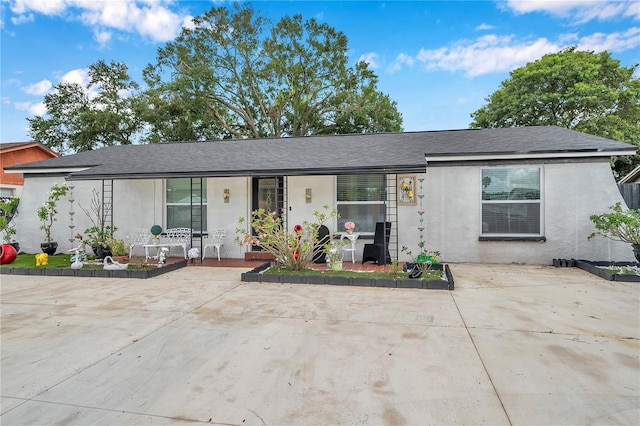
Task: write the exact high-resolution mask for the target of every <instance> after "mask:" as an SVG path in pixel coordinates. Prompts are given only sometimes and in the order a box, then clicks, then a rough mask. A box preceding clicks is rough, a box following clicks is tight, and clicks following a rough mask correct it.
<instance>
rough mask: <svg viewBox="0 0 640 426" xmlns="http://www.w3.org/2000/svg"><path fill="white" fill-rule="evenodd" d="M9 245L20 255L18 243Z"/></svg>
mask: <svg viewBox="0 0 640 426" xmlns="http://www.w3.org/2000/svg"><path fill="white" fill-rule="evenodd" d="M9 245H11V246H13V248H14V249H16V253H20V243H9Z"/></svg>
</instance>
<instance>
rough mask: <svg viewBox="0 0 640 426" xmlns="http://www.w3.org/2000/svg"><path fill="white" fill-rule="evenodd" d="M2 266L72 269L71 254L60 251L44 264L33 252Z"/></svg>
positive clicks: (92, 266) (98, 266)
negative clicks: (37, 264) (37, 260)
mask: <svg viewBox="0 0 640 426" xmlns="http://www.w3.org/2000/svg"><path fill="white" fill-rule="evenodd" d="M92 258H93V259H95V256H89V257H88V259H89V262H92V261H93V260H91V259H92ZM103 266H104V265H103V263H102V262H100V263H85V264H84V266H83V268H82V269H102V268H103ZM156 267H157V265H148V266H147V265H142V264H140V262H137V263H133V262H131V263H129V268H128V269H153V268H156ZM0 268H43V269H71V254H65V253H58V254H54V255H53V256H49V260H48V262H47V264H46V265H44V266H36V256H35V254H32V253H20V254H18V257H16V260H14V261H13V262H11V263H8V264H5V265H0Z"/></svg>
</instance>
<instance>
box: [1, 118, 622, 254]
mask: <svg viewBox="0 0 640 426" xmlns="http://www.w3.org/2000/svg"><path fill="white" fill-rule="evenodd" d="M634 153H635V147H634V146H633V145H629V144H624V143H621V142H617V141H613V140H609V139H605V138H602V137H598V136H592V135H588V134H584V133H580V132H576V131H572V130H567V129H564V128H560V127H553V126H549V127H546V126H541V127H519V128H501V129H468V130H451V131H424V132H403V133H377V134H350V135H326V136H309V137H296V138H277V139H248V140H232V141H231V140H225V141H207V142H180V143H165V144H151V145H125V146H114V147H108V148H103V149H98V150H95V151H87V152H81V153H78V154H74V155H69V156H62V157H58V158H53V159H49V160H45V161H39V162H35V163H29V164H23V165H15V166H10V167H6V168H5V169H6V170H5V171H7V172H11V173H24V177H25V186H24V191H23V194H22V199H21V203H20V216H19V217H18V221H17V231H18V232H17V236H16V240H18V241H19V243H20V244H21V246H22V248H23V251H26V252H39V251H40V249H39V248H40V243H41V242H42V240H43V232H42V231H40V230H39V222H38V221H37V218H36V213H35V212H36V209H37V207H38V206H40V205H41V204H42V203H43V202H44V201H45V200H46V198H47V191H48V189H49V188H50V187H51V185H52V184H54V183H63V182H67V183H68V184H70V185H72V186H73V194H72V196H70V197H67V198H73V199H74V201H73V202H67V201H66V200H65V201H64V202H62V201H61V203H60V205H59V216H58V222H57V223H56V224H55V225H54V229H53V234H54V237H55V239H56V240H57V241H58V242H59V244H60V248H59V252H60V251H63V250H67V249H68V248H70V247H71V245H72V241H73V234H75V233H76V232H80V233H82V230H83V229H85V228H86V227H88V226H90V223H89V221H88V218H87V217H86V215H84V214H83V213H82V210H81V209H80V208H79V207H84V208H88V207H89V203H90V199H91V193H92V190H93V189H96V190H97V191H98V192H99V193H100V194H102V195H101V196H102V198H103V200H104V201H105V203H107V204H108V205H110V206H112V211H111V215H110V217H109V218H108V220H110V221H112V223H113V225H114V226H116V227H117V228H118V231H117V232H116V236H117V237H119V238H124V239H127V237H129V236H130V235H132V233H133V232H134V231H135V229H136V228H140V227H142V228H147V229H148V228H150V227H151V226H152V225H155V224H158V225H160V226H162V227H163V228H164V229H167V228H174V227H189V228H191V229H193V230H194V235H193V241H192V243H193V245H194V246H196V247H197V246H198V244H199V242H198V236H199V235H201V233H207V232H209V231H211V230H212V229H224V230H226V232H227V240H226V244H225V248H226V249H227V252H228V254H227V256H229V257H237V258H241V257H243V256H245V254H246V252H247V251H251V250H253V249H252V248H251V247H249V246H239V245H237V244H235V243H234V242H233V239H234V236H235V230H236V228H238V218H239V217H245V218H247V217H249V215H250V213H251V211H252V210H254V209H256V208H257V207H265V208H267V209H270V210H275V211H277V212H278V214H280V215H281V216H282V218H283V223H284V224H285V226H286V228H287V229H289V230H292V229H293V227H294V226H295V225H296V224H300V223H302V222H303V221H305V220H312V219H313V215H312V212H313V211H314V210H321V209H322V206H324V205H328V206H330V207H331V208H336V209H337V210H338V212H339V213H340V215H341V218H340V219H336V220H334V221H333V223H329V224H328V227H329V229H330V231H331V232H335V231H344V223H345V222H346V221H351V222H355V224H356V230H355V231H356V232H358V233H359V238H358V239H357V241H356V253H357V254H356V258H358V256H359V255H361V254H362V250H363V244H365V243H367V242H371V241H370V240H371V239H372V238H373V234H374V230H375V224H376V223H377V222H382V221H388V222H391V224H392V230H391V236H390V242H389V249H390V252H391V256H392V257H393V258H398V260H400V261H407V260H411V259H410V258H409V257H408V255H407V254H406V253H404V252H402V247H403V246H406V247H408V248H409V249H411V250H412V251H413V252H414V253H416V252H418V251H419V249H418V243H419V242H420V235H421V234H422V235H423V238H424V241H425V248H426V249H429V250H437V251H439V252H440V259H441V260H442V261H448V262H494V263H512V262H515V263H529V264H551V263H552V260H553V259H554V258H566V259H570V258H576V259H589V260H615V261H631V260H633V252H632V249H631V247H630V246H629V245H627V244H624V243H618V242H613V241H609V240H605V239H602V238H596V239H592V240H588V239H587V236H588V235H589V234H590V233H591V232H592V231H593V230H594V228H593V224H592V223H591V221H590V220H589V216H590V215H591V214H594V213H602V212H605V211H606V210H607V209H608V207H609V206H611V205H613V204H615V203H616V202H622V197H621V195H620V192H619V191H618V188H617V186H616V182H615V180H614V177H613V173H612V171H611V168H610V165H609V164H610V158H611V156H614V155H615V156H620V155H632V154H634ZM74 213H75V214H74ZM420 219H422V221H421V220H420ZM70 226H73V227H74V228H75V229H74V228H70ZM242 226H243V227H244V228H247V226H248V225H247V224H246V223H245V224H243V225H242ZM421 227H423V229H422V230H420V228H421ZM67 241H69V242H68V243H66V242H67ZM62 242H64V243H65V244H67V246H65V245H64V244H62Z"/></svg>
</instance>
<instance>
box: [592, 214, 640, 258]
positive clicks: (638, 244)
mask: <svg viewBox="0 0 640 426" xmlns="http://www.w3.org/2000/svg"><path fill="white" fill-rule="evenodd" d="M589 219H591V221H592V222H593V224H594V225H595V227H596V230H595V231H594V232H593V233H592V234H591V235H589V237H588V238H589V239H591V238H593V237H596V236H600V237H605V238H609V239H610V240H613V241H622V242H623V243H629V244H631V247H633V254H634V255H635V257H636V260H637V261H638V262H640V209H638V210H634V209H627V210H622V204H621V203H619V202H618V203H616V204H615V205H613V206H611V207H609V211H608V212H607V213H602V214H593V215H591V216H590V217H589Z"/></svg>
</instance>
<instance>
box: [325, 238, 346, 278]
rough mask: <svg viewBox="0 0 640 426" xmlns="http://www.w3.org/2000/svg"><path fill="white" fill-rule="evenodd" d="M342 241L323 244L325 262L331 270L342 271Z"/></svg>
mask: <svg viewBox="0 0 640 426" xmlns="http://www.w3.org/2000/svg"><path fill="white" fill-rule="evenodd" d="M341 245H342V242H337V241H334V242H331V243H328V244H325V246H324V251H325V253H326V256H327V263H328V264H329V267H330V268H331V270H333V271H342V250H340V248H341Z"/></svg>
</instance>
